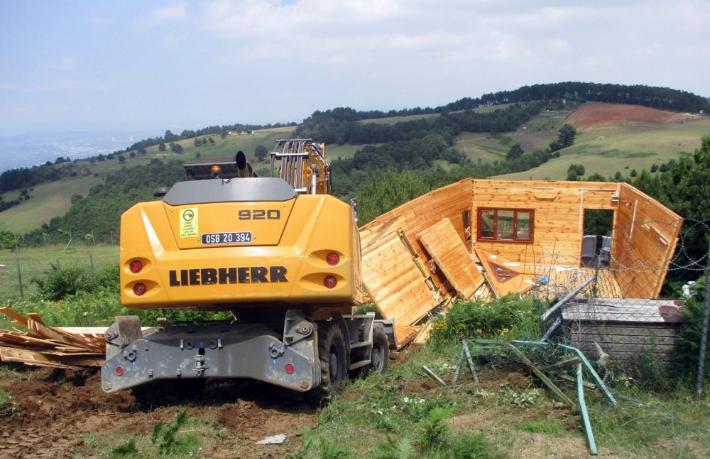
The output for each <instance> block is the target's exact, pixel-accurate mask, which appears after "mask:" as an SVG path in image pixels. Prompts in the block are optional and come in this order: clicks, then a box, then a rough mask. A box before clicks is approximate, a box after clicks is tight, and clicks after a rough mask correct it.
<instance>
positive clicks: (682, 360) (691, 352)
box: [673, 279, 710, 378]
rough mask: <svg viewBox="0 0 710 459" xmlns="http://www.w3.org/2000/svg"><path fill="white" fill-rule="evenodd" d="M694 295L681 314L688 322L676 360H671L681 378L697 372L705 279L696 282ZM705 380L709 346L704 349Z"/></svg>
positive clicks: (709, 373)
mask: <svg viewBox="0 0 710 459" xmlns="http://www.w3.org/2000/svg"><path fill="white" fill-rule="evenodd" d="M696 285H697V287H698V288H697V290H696V292H695V294H694V295H693V296H692V297H691V298H688V300H687V301H686V302H685V304H686V307H685V308H684V309H683V314H684V315H685V316H686V318H687V319H688V321H687V322H686V323H685V324H683V328H682V329H681V331H680V333H679V335H678V340H677V345H676V358H675V359H673V360H674V362H675V363H676V364H677V365H676V367H677V368H676V370H677V372H678V373H679V374H680V375H681V376H686V377H688V376H690V377H693V378H694V377H695V376H696V374H697V371H698V354H699V353H700V336H701V335H702V324H703V301H704V298H705V288H706V286H705V279H699V280H698V282H697V284H696ZM707 338H708V343H710V333H708V337H707ZM705 352H706V353H705V362H706V365H705V375H704V376H705V378H708V377H710V346H708V347H707V348H706V349H705Z"/></svg>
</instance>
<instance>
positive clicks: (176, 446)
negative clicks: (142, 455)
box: [150, 410, 200, 455]
mask: <svg viewBox="0 0 710 459" xmlns="http://www.w3.org/2000/svg"><path fill="white" fill-rule="evenodd" d="M186 422H187V410H183V411H181V412H180V413H178V414H177V416H175V419H173V421H172V422H170V423H169V424H165V423H163V422H158V423H157V424H156V425H155V427H153V432H152V434H151V436H150V441H151V443H153V444H154V445H156V446H157V447H158V452H159V453H160V454H161V455H190V454H192V453H195V452H196V451H198V450H199V449H200V441H199V439H198V438H197V437H196V436H194V435H185V436H181V437H179V436H178V433H179V431H180V429H181V428H183V427H184V426H185V423H186Z"/></svg>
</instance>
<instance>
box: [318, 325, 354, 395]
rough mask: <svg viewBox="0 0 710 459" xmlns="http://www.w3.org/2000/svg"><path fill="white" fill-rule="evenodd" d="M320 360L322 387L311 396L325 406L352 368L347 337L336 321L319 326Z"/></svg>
mask: <svg viewBox="0 0 710 459" xmlns="http://www.w3.org/2000/svg"><path fill="white" fill-rule="evenodd" d="M318 360H319V364H320V385H319V386H318V387H316V388H315V389H313V390H312V391H311V393H310V396H311V398H312V400H313V401H314V402H316V403H318V404H321V405H323V404H325V403H327V402H328V401H329V400H330V399H331V398H332V397H333V395H334V394H335V389H336V387H337V386H338V384H339V383H341V382H342V381H343V380H344V379H345V378H347V377H348V370H349V368H350V359H349V355H348V350H347V347H346V345H345V337H344V336H343V331H342V330H341V329H340V327H339V326H338V324H337V323H336V321H334V320H331V321H327V322H320V323H319V324H318Z"/></svg>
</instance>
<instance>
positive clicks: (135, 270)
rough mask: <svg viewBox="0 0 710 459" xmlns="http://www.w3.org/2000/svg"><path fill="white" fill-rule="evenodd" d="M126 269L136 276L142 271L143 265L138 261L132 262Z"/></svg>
mask: <svg viewBox="0 0 710 459" xmlns="http://www.w3.org/2000/svg"><path fill="white" fill-rule="evenodd" d="M128 267H129V269H130V270H131V272H132V273H133V274H138V273H139V272H141V269H143V263H142V262H141V261H140V260H133V261H132V262H131V264H129V265H128Z"/></svg>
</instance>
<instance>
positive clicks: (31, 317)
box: [0, 307, 106, 369]
mask: <svg viewBox="0 0 710 459" xmlns="http://www.w3.org/2000/svg"><path fill="white" fill-rule="evenodd" d="M0 313H2V314H4V315H5V316H7V317H9V318H10V319H12V321H13V324H15V325H17V326H19V327H21V328H22V329H24V330H25V331H22V330H20V329H13V330H0V361H1V362H14V363H21V364H24V365H31V366H41V367H51V368H64V369H80V368H82V367H99V366H101V364H102V363H103V361H104V351H105V346H106V344H105V341H104V335H103V333H104V330H105V329H104V328H99V327H96V328H94V327H91V328H79V327H49V326H47V325H45V324H44V322H43V321H42V318H41V317H39V315H37V314H34V313H30V314H27V316H23V315H22V314H20V313H18V312H16V311H13V310H12V309H10V308H5V307H0Z"/></svg>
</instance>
